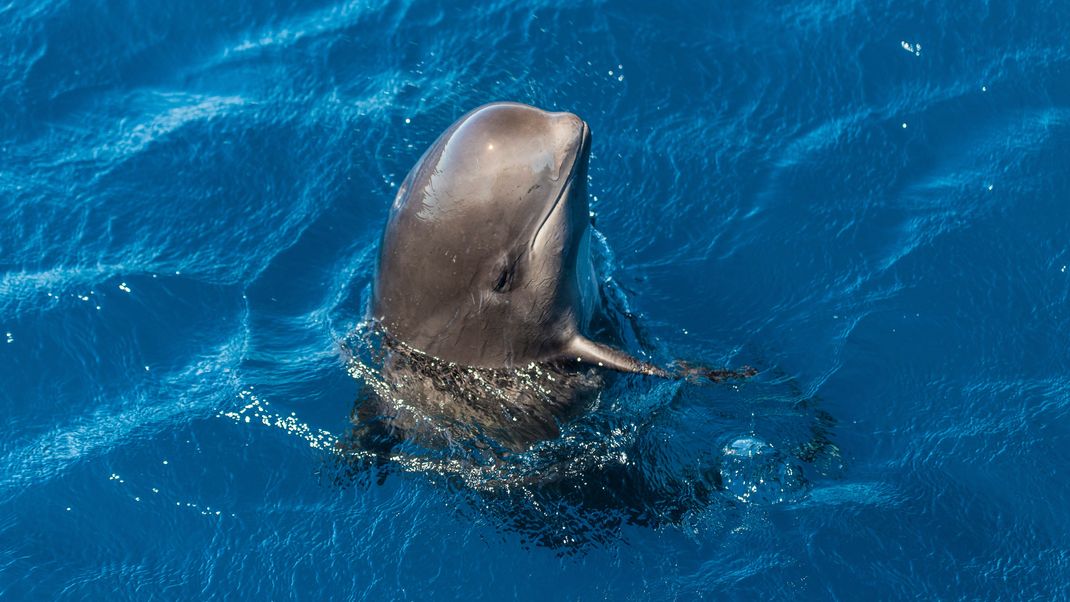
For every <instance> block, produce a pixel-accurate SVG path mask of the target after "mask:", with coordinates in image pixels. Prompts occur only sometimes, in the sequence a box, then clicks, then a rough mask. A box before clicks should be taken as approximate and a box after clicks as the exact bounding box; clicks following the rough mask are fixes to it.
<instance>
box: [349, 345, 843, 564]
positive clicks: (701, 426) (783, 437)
mask: <svg viewBox="0 0 1070 602" xmlns="http://www.w3.org/2000/svg"><path fill="white" fill-rule="evenodd" d="M344 346H345V349H346V351H347V356H348V369H349V372H350V374H351V375H352V376H353V377H354V378H356V379H357V380H359V381H360V382H361V383H362V390H361V394H360V395H359V396H358V398H357V400H356V402H355V404H354V407H353V410H352V414H351V422H352V424H353V428H352V429H351V430H350V432H349V433H348V434H347V435H346V436H344V437H343V438H342V439H341V440H340V441H339V442H338V443H337V446H336V448H337V449H336V450H337V451H338V452H339V453H338V454H337V457H338V458H339V459H340V461H339V466H338V470H337V472H336V482H337V483H338V484H340V485H349V484H352V483H355V482H356V483H365V484H370V483H373V482H378V483H380V484H381V483H382V482H384V481H385V479H387V478H388V477H389V475H391V474H394V473H411V474H419V475H422V476H424V477H426V478H427V479H428V480H429V481H430V482H432V483H435V484H436V485H439V486H441V485H445V486H446V487H448V488H449V489H450V490H451V491H452V492H454V493H455V494H456V495H457V496H458V497H459V498H461V499H462V500H464V501H465V502H466V503H465V504H462V506H467V508H468V510H469V511H471V512H474V513H478V514H480V515H481V516H484V517H489V518H491V519H492V520H493V521H495V522H497V523H499V524H501V525H502V526H503V527H505V528H506V529H509V530H511V531H513V532H515V533H517V534H519V536H520V537H521V538H522V539H523V540H524V541H525V542H530V543H533V544H536V545H541V546H547V547H551V548H553V549H555V550H557V551H558V553H562V554H571V553H576V552H578V551H582V550H584V549H586V548H587V547H588V546H589V545H592V544H595V545H597V544H605V543H608V542H611V541H614V540H617V539H619V538H620V536H621V530H622V528H623V527H624V526H625V525H639V526H649V527H654V528H657V527H660V526H663V525H679V524H682V523H684V522H689V521H693V520H698V519H701V520H703V522H707V523H708V522H709V521H708V520H706V519H708V518H709V515H710V514H711V513H713V514H717V513H724V512H730V511H731V510H732V508H733V507H736V506H739V505H741V504H756V505H770V504H779V503H785V502H788V503H790V502H795V501H800V500H802V499H804V498H805V497H806V495H807V492H808V491H809V489H810V482H811V481H812V479H814V478H820V477H833V476H835V475H836V474H837V473H838V472H839V469H840V468H841V467H840V462H841V460H840V456H839V450H838V449H837V447H836V446H835V444H833V443H832V441H831V439H830V435H831V430H832V428H833V426H834V422H835V421H834V419H833V418H832V417H831V416H829V415H828V414H827V413H825V412H823V411H821V410H820V409H819V408H817V407H816V404H815V403H814V401H813V400H811V399H805V398H803V396H802V395H801V394H800V392H799V391H798V390H797V389H794V388H793V387H792V386H791V383H790V381H788V380H786V379H783V378H777V377H775V376H771V375H770V373H771V372H772V371H766V373H764V374H760V375H758V376H757V377H756V378H754V379H752V380H747V381H745V382H730V383H719V384H712V383H711V384H705V385H701V384H696V383H694V382H687V381H683V380H664V379H658V378H652V377H644V376H638V375H632V374H619V373H615V372H608V371H602V370H599V369H596V368H592V367H586V366H582V365H568V364H558V363H555V364H532V365H530V366H526V367H523V368H518V369H513V370H501V369H496V370H491V369H480V368H472V367H468V366H459V365H456V364H452V363H449V362H444V361H441V360H438V359H436V358H433V357H430V356H427V355H424V354H422V353H420V352H419V351H417V350H415V349H412V348H410V347H408V346H406V345H404V344H403V343H400V342H398V341H395V340H391V339H390V338H389V337H387V336H386V335H383V334H382V333H381V332H380V331H378V330H377V329H376V328H375V327H374V326H372V325H367V326H365V327H364V328H362V329H360V330H359V331H358V332H357V333H355V334H354V335H353V336H351V337H350V338H349V340H347V341H346V343H345V345H344ZM713 522H714V523H716V522H717V520H716V519H714V521H713Z"/></svg>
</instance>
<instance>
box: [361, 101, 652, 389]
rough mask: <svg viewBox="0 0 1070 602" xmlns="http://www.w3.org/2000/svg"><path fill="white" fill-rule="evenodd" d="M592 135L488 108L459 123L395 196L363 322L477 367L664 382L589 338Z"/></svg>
mask: <svg viewBox="0 0 1070 602" xmlns="http://www.w3.org/2000/svg"><path fill="white" fill-rule="evenodd" d="M590 153H591V130H590V127H589V126H588V125H587V123H586V122H584V121H583V120H582V119H580V118H579V117H578V116H576V115H575V114H573V113H569V112H550V111H545V110H542V109H539V108H536V107H533V106H529V105H525V104H521V103H515V102H495V103H491V104H487V105H483V106H481V107H478V108H476V109H474V110H472V111H470V112H468V113H467V114H465V115H463V116H462V117H461V118H460V119H458V120H457V121H456V122H455V123H454V124H453V125H451V126H450V127H449V128H448V129H446V131H445V132H443V133H442V135H440V136H439V137H438V139H437V140H435V142H434V143H433V144H432V145H431V146H430V148H428V149H427V151H426V152H425V153H424V154H423V156H422V157H421V158H420V159H419V161H417V163H416V165H415V166H414V167H413V168H412V170H411V171H410V172H409V174H408V175H407V177H406V178H405V180H404V182H403V183H402V184H401V186H400V188H399V190H398V192H397V195H396V197H395V198H394V202H393V204H392V206H391V207H390V212H389V216H388V218H387V222H386V226H385V228H384V231H383V235H382V240H381V244H380V250H379V256H378V265H377V269H376V274H375V281H374V285H373V298H372V307H371V314H372V316H373V318H374V320H375V321H376V323H377V324H378V325H379V326H380V327H381V329H382V330H383V331H384V332H385V333H386V334H388V335H389V336H390V337H391V338H392V339H395V340H397V341H400V342H402V343H404V344H406V345H408V346H410V347H411V348H413V349H416V350H419V351H420V352H422V353H424V354H427V355H429V356H432V357H434V358H437V359H439V360H443V361H446V362H452V363H455V364H458V365H463V366H472V367H476V368H490V369H499V368H504V369H508V368H515V367H520V366H526V365H530V364H532V363H547V362H579V363H583V364H587V365H591V366H597V367H601V368H606V369H610V370H616V371H620V372H631V373H637V374H645V375H653V376H661V377H667V376H669V373H668V372H667V371H666V370H664V369H662V368H660V367H658V366H655V365H653V364H651V363H649V362H646V361H643V360H640V359H638V358H636V357H634V356H632V355H630V354H628V353H626V352H624V351H622V350H620V349H618V348H616V347H615V346H612V345H610V344H606V343H603V342H597V341H595V340H592V339H591V338H589V337H588V336H586V334H585V331H586V330H587V328H588V326H589V324H590V322H591V319H592V317H593V316H594V315H595V313H596V312H597V311H598V308H599V307H600V306H601V305H602V304H601V303H600V298H599V296H600V294H601V292H600V288H599V286H598V283H597V280H596V276H595V274H594V272H593V267H592V263H591V256H590V245H591V227H590V221H591V218H590V208H589V205H588V201H587V170H588V164H589V161H590Z"/></svg>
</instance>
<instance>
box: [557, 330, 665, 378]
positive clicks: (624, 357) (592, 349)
mask: <svg viewBox="0 0 1070 602" xmlns="http://www.w3.org/2000/svg"><path fill="white" fill-rule="evenodd" d="M561 355H562V359H565V360H578V361H581V362H586V363H588V364H594V365H596V366H602V367H604V368H609V369H611V370H618V371H620V372H634V373H636V374H648V375H650V376H660V377H661V378H672V375H671V374H669V373H668V372H666V371H665V370H662V369H661V368H658V367H657V366H655V365H653V364H648V363H646V362H644V361H641V360H638V359H636V358H634V357H632V356H630V355H628V354H627V353H624V352H623V351H618V350H616V349H614V348H612V347H610V346H608V345H603V344H601V343H596V342H594V341H592V340H591V339H588V338H586V337H583V336H580V335H576V336H574V337H572V340H571V341H569V342H568V345H566V346H565V350H564V352H563V353H562V354H561Z"/></svg>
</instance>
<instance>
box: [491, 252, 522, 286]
mask: <svg viewBox="0 0 1070 602" xmlns="http://www.w3.org/2000/svg"><path fill="white" fill-rule="evenodd" d="M519 263H520V258H519V257H517V258H516V259H508V258H507V259H506V260H505V263H504V264H503V265H502V268H501V271H500V272H498V277H497V279H496V280H495V281H494V292H496V293H506V292H509V291H510V290H512V289H513V284H515V279H516V269H517V264H519Z"/></svg>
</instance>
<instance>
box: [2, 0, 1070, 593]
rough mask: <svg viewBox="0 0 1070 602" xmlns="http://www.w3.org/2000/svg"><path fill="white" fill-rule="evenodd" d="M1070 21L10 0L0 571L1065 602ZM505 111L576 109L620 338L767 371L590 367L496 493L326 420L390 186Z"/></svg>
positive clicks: (183, 587) (137, 579)
mask: <svg viewBox="0 0 1070 602" xmlns="http://www.w3.org/2000/svg"><path fill="white" fill-rule="evenodd" d="M1067 23H1070V3H1067V2H1065V1H1064V0H1056V1H1050V0H1049V1H1045V0H1038V1H1036V2H1001V1H993V2H979V3H973V4H955V3H939V2H932V1H928V0H925V1H895V2H890V1H877V2H859V1H829V2H818V1H809V2H802V3H794V4H790V5H786V4H781V3H761V2H759V3H727V2H721V3H700V2H674V1H671V0H670V1H668V2H657V3H641V2H593V3H591V2H582V3H572V2H561V3H553V2H549V1H536V2H492V3H482V4H480V5H475V4H472V5H470V4H463V3H453V2H449V3H434V2H425V1H417V0H412V1H409V0H406V1H403V2H374V1H369V2H362V1H353V2H338V3H332V2H304V3H298V2H288V1H282V0H279V1H271V0H265V1H258V0H236V1H233V2H203V1H201V0H192V1H191V2H186V3H176V2H134V1H132V0H107V1H105V0H86V1H84V2H65V1H63V0H24V1H21V2H8V3H5V4H0V216H2V217H0V412H2V415H3V427H2V429H3V430H2V437H0V597H2V598H5V599H27V600H30V599H33V600H43V599H219V598H222V599H254V600H261V599H263V600H266V599H274V600H284V599H296V600H306V599H307V600H320V599H360V600H383V599H396V600H407V599H412V600H425V599H456V598H465V599H473V600H501V599H519V600H543V599H567V600H590V599H607V600H647V599H654V600H693V599H748V600H751V599H771V600H781V599H840V600H853V599H859V600H862V599H913V598H924V599H1045V600H1046V599H1053V598H1065V597H1067V596H1070V585H1068V584H1070V518H1068V514H1067V512H1066V510H1067V508H1070V485H1068V480H1067V467H1068V466H1070V420H1068V419H1070V351H1068V341H1070V267H1068V266H1070V167H1068V166H1070V38H1068V37H1067V34H1066V31H1067ZM494 100H516V101H521V102H527V103H530V104H534V105H537V106H540V107H543V108H547V109H557V110H569V111H573V112H575V113H577V114H579V115H580V116H581V117H583V118H584V119H585V120H586V121H587V122H588V123H589V124H590V126H591V129H592V132H593V135H594V142H593V153H592V161H591V169H590V178H589V189H590V195H591V196H590V198H591V209H592V212H593V213H594V214H595V223H596V226H597V229H598V231H599V233H600V234H601V236H602V238H603V242H602V243H601V255H600V256H601V260H600V263H601V264H602V266H601V267H602V276H603V277H604V278H605V279H606V280H605V282H606V286H607V287H609V288H610V289H611V290H612V291H615V293H614V294H615V296H616V299H617V303H618V304H619V305H620V306H621V307H625V308H626V311H627V313H629V314H631V315H632V316H634V320H633V322H634V328H635V333H637V334H635V336H634V337H633V338H632V339H630V342H629V344H630V345H632V347H633V348H639V347H641V348H643V349H645V350H646V351H648V352H649V353H650V354H651V355H652V356H653V357H654V358H656V359H657V360H658V361H661V362H667V361H670V360H672V359H676V358H686V359H688V360H691V361H697V362H701V363H706V364H708V365H715V366H720V365H728V366H739V365H743V364H750V365H752V366H754V367H756V368H758V369H759V374H758V375H757V376H755V377H753V378H751V379H748V380H746V381H743V382H733V383H719V384H715V385H711V384H702V383H687V382H666V381H656V380H652V379H641V378H630V377H629V378H624V379H622V380H620V381H618V382H616V383H613V384H612V385H610V386H607V387H606V388H605V390H603V391H602V393H601V396H600V400H599V404H598V407H597V410H594V411H592V416H594V417H581V418H580V419H578V421H577V422H576V424H574V425H567V426H568V428H569V429H572V430H566V432H567V434H568V433H571V434H573V435H574V434H575V433H576V432H579V431H582V430H583V429H586V431H584V432H585V433H586V437H587V439H585V441H586V442H587V444H588V445H590V446H592V447H591V448H592V449H594V448H597V453H592V455H590V456H587V460H588V461H587V462H586V463H583V462H578V463H577V464H576V466H579V468H580V469H581V470H579V471H578V474H577V475H576V476H575V478H574V480H573V481H572V482H571V484H570V485H569V486H568V487H561V488H554V487H546V488H518V490H519V493H517V494H510V495H504V496H503V495H500V494H495V493H488V492H486V491H482V490H480V488H479V487H478V483H477V484H472V483H470V482H466V481H464V480H463V479H461V480H458V479H457V478H454V476H451V475H449V474H446V473H445V472H444V471H443V469H442V466H441V465H440V464H436V463H433V462H431V463H423V464H421V463H420V462H418V461H411V462H407V463H405V462H396V464H397V466H393V467H390V466H387V467H383V469H382V470H381V471H379V472H376V471H374V470H371V469H361V468H359V467H353V466H349V465H348V463H347V462H345V461H343V460H340V458H339V452H338V450H339V449H340V448H339V447H338V446H336V443H337V442H339V441H342V440H344V439H345V437H346V433H348V432H349V431H350V430H351V429H352V424H351V422H350V413H351V412H352V411H353V408H354V401H355V400H357V399H359V396H360V395H361V390H362V387H363V386H364V383H362V382H361V379H362V378H363V377H362V376H361V373H360V371H359V370H356V371H355V370H353V367H354V366H353V365H352V360H348V359H347V353H346V352H345V351H344V349H345V348H346V345H347V342H348V341H351V340H352V337H353V333H354V332H357V331H359V329H360V328H361V324H362V320H363V317H364V308H365V304H366V302H367V297H368V291H369V285H370V281H371V276H372V273H373V270H374V258H375V251H376V248H377V244H378V237H379V235H380V232H381V229H382V226H383V223H384V219H385V216H386V212H387V208H388V206H389V203H390V201H391V199H392V197H393V195H394V194H395V192H396V190H397V186H398V184H399V183H400V181H401V179H402V178H404V176H405V174H406V172H407V171H408V170H409V168H410V167H411V166H412V165H413V163H414V162H415V161H416V159H417V158H418V157H419V156H420V154H421V153H422V152H423V150H424V149H425V148H426V147H427V145H429V144H430V143H431V142H432V141H433V140H434V138H435V137H436V136H437V135H438V134H439V133H440V132H441V131H442V130H444V129H445V128H446V127H447V126H448V125H449V124H450V123H452V122H453V120H455V119H456V118H457V117H458V116H460V115H461V114H463V113H464V112H466V111H467V110H469V109H471V108H473V107H475V106H478V105H480V104H483V103H485V102H489V101H494ZM610 427H611V428H610ZM554 449H559V448H554ZM410 460H412V458H410ZM416 460H418V458H417V459H416ZM620 482H642V484H643V485H642V487H637V488H634V490H629V491H631V493H630V494H629V495H627V496H617V497H613V496H609V497H599V496H597V495H594V494H593V493H592V490H594V489H596V488H599V487H604V486H606V484H607V483H609V484H610V485H611V487H610V489H612V487H613V485H612V484H613V483H620ZM703 488H704V489H703ZM700 489H701V490H702V491H701V492H699V490H700ZM621 490H623V489H621ZM595 493H596V492H595ZM681 500H683V501H684V502H686V503H684V504H683V505H682V506H681V504H680V502H681Z"/></svg>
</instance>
